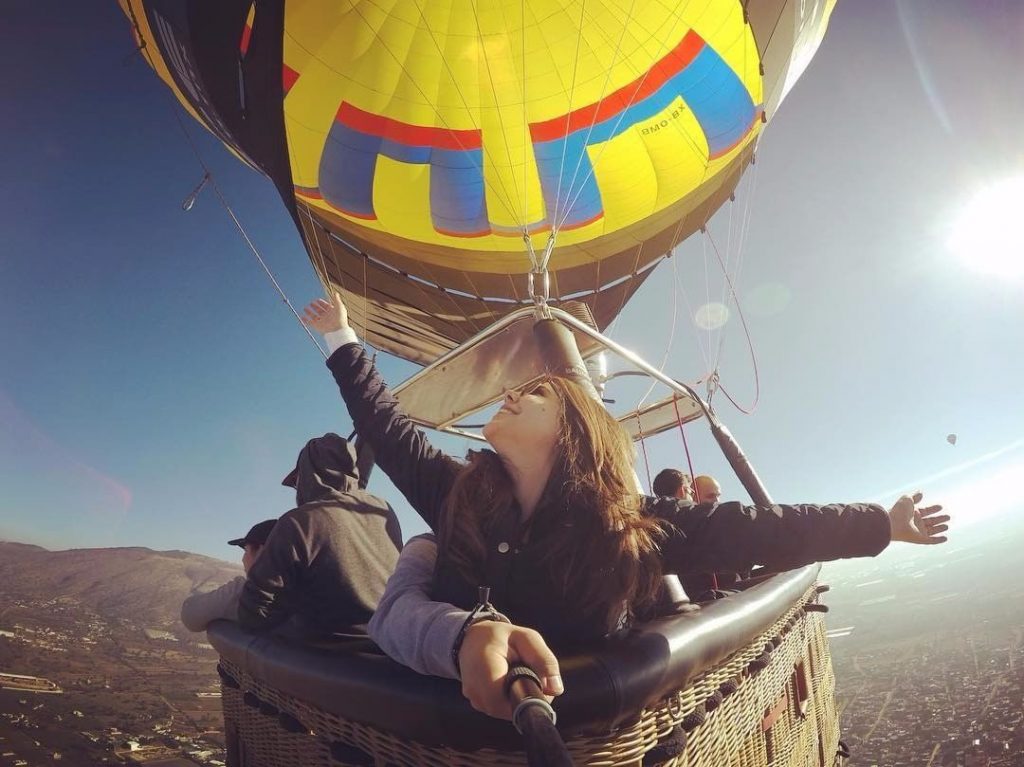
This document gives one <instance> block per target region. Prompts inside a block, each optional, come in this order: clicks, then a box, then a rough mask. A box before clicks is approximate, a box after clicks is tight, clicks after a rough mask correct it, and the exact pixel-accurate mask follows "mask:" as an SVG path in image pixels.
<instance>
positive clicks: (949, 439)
mask: <svg viewBox="0 0 1024 767" xmlns="http://www.w3.org/2000/svg"><path fill="white" fill-rule="evenodd" d="M946 442H948V443H949V444H951V445H955V444H956V435H955V434H947V435H946Z"/></svg>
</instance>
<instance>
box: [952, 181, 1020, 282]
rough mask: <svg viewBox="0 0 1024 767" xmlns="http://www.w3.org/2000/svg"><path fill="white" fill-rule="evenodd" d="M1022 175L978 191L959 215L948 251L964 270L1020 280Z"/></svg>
mask: <svg viewBox="0 0 1024 767" xmlns="http://www.w3.org/2000/svg"><path fill="white" fill-rule="evenodd" d="M1022 218H1024V175H1021V176H1014V177H1012V178H1008V179H1004V180H1003V181H1000V182H998V183H995V184H992V185H991V186H988V187H985V188H984V189H982V190H981V191H979V192H978V193H977V194H976V195H975V196H974V199H972V200H971V201H970V202H969V203H968V204H967V206H966V207H965V208H964V209H963V211H961V213H960V216H959V217H958V218H957V220H956V222H955V223H954V225H953V231H952V233H951V235H950V237H949V243H948V244H949V247H950V249H951V250H952V251H953V252H954V253H955V254H956V255H957V256H958V257H959V258H960V259H961V260H962V261H963V262H964V263H965V264H967V265H968V266H970V267H971V268H972V269H975V270H977V271H979V272H982V273H983V274H990V275H993V276H998V277H1019V276H1024V220H1022Z"/></svg>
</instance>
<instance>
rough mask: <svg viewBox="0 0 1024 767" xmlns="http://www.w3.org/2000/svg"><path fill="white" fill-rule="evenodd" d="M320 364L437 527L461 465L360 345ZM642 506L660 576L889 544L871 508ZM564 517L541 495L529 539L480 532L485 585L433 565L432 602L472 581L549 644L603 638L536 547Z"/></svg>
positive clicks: (601, 619)
mask: <svg viewBox="0 0 1024 767" xmlns="http://www.w3.org/2000/svg"><path fill="white" fill-rule="evenodd" d="M327 365H328V367H329V368H330V370H331V372H332V373H333V374H334V378H335V380H336V381H337V383H338V386H339V388H340V389H341V394H342V397H343V398H344V400H345V404H346V405H347V406H348V411H349V414H350V415H351V416H352V421H353V423H354V425H355V427H356V429H357V431H358V432H359V433H360V434H361V435H362V436H363V438H364V439H366V440H367V441H368V442H369V443H370V445H371V446H372V447H373V449H374V452H375V453H376V457H377V463H378V465H379V466H380V467H381V468H382V469H383V470H384V472H385V473H386V474H387V475H388V476H389V477H390V478H391V481H392V482H393V483H394V484H395V486H396V487H397V488H398V489H399V491H400V492H401V493H402V494H403V495H404V496H405V497H406V499H407V500H408V501H409V503H410V504H411V505H412V507H413V508H414V509H416V511H417V512H418V513H419V514H420V516H422V517H423V519H424V521H426V523H427V524H428V525H430V527H431V528H432V529H433V530H434V532H435V533H436V532H439V531H438V526H439V524H440V520H441V513H442V510H443V508H444V503H445V499H446V498H447V496H448V493H449V491H450V490H451V487H452V483H453V482H454V479H455V476H456V474H457V473H458V471H459V470H460V468H461V466H462V463H461V462H459V461H456V460H454V459H453V458H451V457H450V456H448V455H445V454H444V453H442V452H440V451H439V450H437V449H436V448H434V447H433V446H432V445H431V444H430V442H429V441H428V440H427V438H426V436H425V435H424V434H423V432H422V431H421V430H420V429H418V428H417V427H416V425H415V424H413V423H412V421H411V420H409V418H408V417H407V416H406V415H405V414H404V413H403V412H402V410H401V407H400V406H399V404H398V401H397V400H396V399H395V397H394V395H392V394H391V392H390V391H389V390H388V388H387V385H386V384H385V383H384V381H383V379H382V378H381V376H380V374H379V373H378V372H377V370H376V368H375V367H374V366H373V363H372V362H371V361H370V359H369V357H367V355H366V354H365V352H364V351H363V348H362V347H361V346H360V345H358V344H348V345H346V346H343V347H341V348H340V349H338V350H337V351H335V352H334V354H332V355H331V357H330V359H329V360H328V361H327ZM645 510H646V513H647V514H650V515H653V516H656V517H659V518H660V519H662V520H663V521H664V522H665V525H664V528H665V530H666V533H667V537H666V538H665V539H664V540H663V541H662V544H661V553H662V563H663V568H664V571H665V572H666V573H687V572H697V573H701V572H709V571H721V570H733V571H743V570H749V569H751V567H753V566H755V565H766V566H768V567H770V568H771V569H773V570H786V569H792V568H795V567H799V566H802V565H805V564H809V563H811V562H818V561H826V560H831V559H840V558H843V557H860V556H874V555H875V554H878V553H879V552H880V551H882V550H883V549H884V548H885V547H886V546H887V545H888V543H889V534H890V533H889V519H888V516H887V514H886V512H885V509H883V508H882V507H881V506H877V505H874V504H848V505H838V504H837V505H828V506H812V505H799V506H788V505H781V504H780V505H775V506H770V507H756V506H743V505H742V504H740V503H735V502H733V503H721V504H717V505H716V504H710V503H703V504H699V505H694V504H692V503H690V502H686V501H681V500H677V499H674V498H651V497H648V498H646V499H645ZM563 520H564V515H559V513H558V509H557V508H555V507H554V504H545V503H544V501H543V499H542V502H541V504H540V505H539V506H538V508H537V510H536V511H535V512H534V515H533V519H532V520H531V521H530V526H531V531H530V542H529V543H526V544H520V540H519V538H520V535H521V534H522V532H523V526H522V525H521V524H519V523H518V521H517V520H510V521H509V523H507V524H505V525H504V526H503V527H502V526H501V525H499V526H498V529H495V530H492V531H489V532H488V541H487V543H488V551H489V556H488V563H487V571H488V572H487V579H488V581H489V582H488V583H486V584H475V583H467V582H465V580H464V579H463V578H461V577H460V576H459V574H458V573H456V572H454V568H451V567H449V566H448V565H447V564H446V563H444V562H441V561H439V562H438V572H437V576H436V578H435V592H434V595H433V596H434V598H435V599H439V600H441V601H447V602H452V603H453V604H456V605H458V606H459V607H462V608H464V609H468V608H470V607H472V606H473V605H474V604H475V603H476V601H477V586H478V585H487V586H489V587H490V588H491V601H492V602H493V603H494V605H495V606H496V607H497V608H498V609H499V610H501V611H502V612H504V613H505V614H507V615H508V616H509V618H511V619H512V621H513V622H515V623H518V624H520V625H525V626H530V627H532V628H535V629H537V630H538V631H540V632H541V634H543V635H544V637H545V639H546V640H547V641H548V642H549V643H550V644H552V645H555V646H559V645H563V646H564V645H566V644H575V643H577V642H578V641H580V640H587V639H593V638H598V637H600V636H603V635H604V634H606V633H607V632H608V631H609V630H610V629H613V628H615V627H614V626H609V625H607V618H606V616H605V615H584V614H582V613H581V611H580V609H579V607H578V606H577V605H576V604H575V602H574V600H573V595H572V594H565V593H562V590H561V589H560V588H559V587H558V584H557V583H556V582H555V580H554V579H553V578H551V577H550V575H549V573H548V568H547V567H546V566H545V564H546V563H545V562H544V555H543V549H542V546H541V545H540V544H538V543H537V542H538V541H543V540H544V537H545V532H546V531H547V530H549V529H551V528H552V527H555V526H558V525H560V524H564V521H563ZM492 539H493V540H492Z"/></svg>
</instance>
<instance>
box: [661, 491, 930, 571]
mask: <svg viewBox="0 0 1024 767" xmlns="http://www.w3.org/2000/svg"><path fill="white" fill-rule="evenodd" d="M920 499H921V496H920V494H918V495H915V496H914V497H909V496H904V497H903V498H901V499H900V500H899V501H898V502H897V504H896V505H895V506H893V508H892V510H891V511H890V512H888V513H887V512H886V511H885V509H884V508H882V507H881V506H878V505H877V504H830V505H826V506H814V505H809V504H807V505H797V506H789V505H783V504H779V505H776V506H765V507H758V506H742V505H741V504H739V503H722V504H717V505H714V504H698V505H692V504H689V503H686V502H681V501H680V502H676V501H673V500H670V499H659V500H658V501H657V502H656V505H655V507H654V511H655V513H656V514H657V515H658V516H661V517H662V518H664V519H665V520H666V521H668V522H669V523H670V524H669V525H668V532H669V535H668V540H666V542H665V543H664V545H663V547H662V550H663V557H664V562H665V566H666V569H667V570H668V571H670V572H703V571H716V570H737V571H738V570H748V569H750V568H751V567H753V566H754V565H766V566H767V567H769V568H771V569H773V570H788V569H792V568H795V567H801V566H803V565H807V564H810V563H812V562H825V561H829V560H833V559H842V558H846V557H868V556H875V555H876V554H878V553H880V552H881V551H882V550H883V549H885V547H886V546H888V545H889V542H890V541H893V540H898V541H906V542H909V543H923V544H932V543H942V542H943V541H945V540H946V539H945V537H943V536H941V535H939V534H940V533H943V532H945V530H946V529H947V526H946V524H945V523H946V522H947V521H948V520H949V517H948V516H947V515H941V516H940V515H939V514H938V512H939V511H941V510H942V507H941V506H929V507H927V508H922V509H918V508H916V503H917V502H918V501H920Z"/></svg>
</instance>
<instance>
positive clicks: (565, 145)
mask: <svg viewBox="0 0 1024 767" xmlns="http://www.w3.org/2000/svg"><path fill="white" fill-rule="evenodd" d="M586 11H587V0H583V2H581V3H580V22H579V25H578V29H579V32H578V33H577V34H576V53H575V55H574V56H573V62H572V80H571V81H570V84H569V108H568V109H567V110H566V113H565V129H566V136H565V139H564V140H563V141H562V157H561V159H560V160H559V163H558V186H557V188H556V191H555V210H554V212H553V213H552V215H551V236H552V237H554V236H555V233H556V232H557V231H558V225H557V222H558V205H559V202H560V201H561V199H562V176H563V174H564V172H565V156H566V155H567V154H568V153H569V135H568V131H569V121H570V119H571V116H572V102H573V99H574V98H575V97H576V75H577V73H578V71H579V66H580V43H581V41H582V40H583V18H584V16H585V15H586ZM524 33H525V30H524ZM625 34H626V28H625V26H623V28H622V37H624V36H625ZM622 37H620V38H619V46H617V47H616V49H615V53H614V54H613V55H612V63H611V65H610V66H609V67H608V72H607V73H606V75H605V79H604V87H605V88H607V87H608V80H609V79H611V71H612V69H613V68H614V67H615V58H616V57H617V56H618V53H619V47H621V45H622ZM601 98H604V90H602V91H601ZM599 103H600V102H599ZM594 119H595V120H596V119H597V114H596V113H595V115H594ZM590 127H591V129H593V127H594V123H593V122H591V124H590ZM584 151H586V150H584ZM582 160H583V154H582V153H580V157H579V159H578V160H577V161H576V170H577V171H578V170H579V163H580V162H582ZM575 181H576V172H573V183H575ZM571 193H572V184H570V185H569V189H568V191H567V192H566V194H571Z"/></svg>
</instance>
